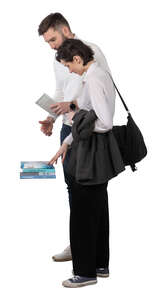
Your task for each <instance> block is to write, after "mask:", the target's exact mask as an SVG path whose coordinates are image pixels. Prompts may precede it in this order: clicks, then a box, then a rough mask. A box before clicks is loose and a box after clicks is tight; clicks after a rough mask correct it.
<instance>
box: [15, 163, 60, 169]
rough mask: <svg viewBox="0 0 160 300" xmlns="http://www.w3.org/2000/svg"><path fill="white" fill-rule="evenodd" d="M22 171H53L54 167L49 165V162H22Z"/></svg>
mask: <svg viewBox="0 0 160 300" xmlns="http://www.w3.org/2000/svg"><path fill="white" fill-rule="evenodd" d="M20 167H21V169H52V170H55V168H54V167H53V165H48V161H21V164H20Z"/></svg>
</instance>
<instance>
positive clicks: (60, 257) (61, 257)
mask: <svg viewBox="0 0 160 300" xmlns="http://www.w3.org/2000/svg"><path fill="white" fill-rule="evenodd" d="M52 259H53V260H54V261H59V262H62V261H69V260H72V254H71V248H70V246H68V247H67V248H65V249H64V250H63V252H61V253H59V254H55V255H54V256H52Z"/></svg>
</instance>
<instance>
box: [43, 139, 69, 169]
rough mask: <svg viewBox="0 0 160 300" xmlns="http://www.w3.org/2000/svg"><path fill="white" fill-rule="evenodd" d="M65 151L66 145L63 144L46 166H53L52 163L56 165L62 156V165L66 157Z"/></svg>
mask: <svg viewBox="0 0 160 300" xmlns="http://www.w3.org/2000/svg"><path fill="white" fill-rule="evenodd" d="M67 150H68V144H66V143H63V144H62V146H61V147H60V148H59V150H58V152H57V153H56V155H55V156H53V157H52V159H51V160H50V161H49V163H48V164H49V165H53V164H54V163H56V164H57V160H58V158H59V157H60V156H62V164H63V162H64V160H65V157H66V153H67Z"/></svg>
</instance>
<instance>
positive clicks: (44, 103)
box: [35, 94, 57, 117]
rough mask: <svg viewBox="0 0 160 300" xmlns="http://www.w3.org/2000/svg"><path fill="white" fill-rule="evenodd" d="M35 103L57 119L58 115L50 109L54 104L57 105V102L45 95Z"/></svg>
mask: <svg viewBox="0 0 160 300" xmlns="http://www.w3.org/2000/svg"><path fill="white" fill-rule="evenodd" d="M35 103H36V104H37V105H39V106H40V107H41V108H43V109H44V110H46V111H47V112H48V113H50V114H51V115H52V116H53V117H57V115H56V114H55V113H54V112H53V111H52V110H51V108H50V106H51V105H52V104H55V103H57V102H56V101H54V100H53V99H52V98H51V97H49V96H48V95H47V94H43V95H42V96H41V97H40V98H39V99H38V100H37V101H36V102H35Z"/></svg>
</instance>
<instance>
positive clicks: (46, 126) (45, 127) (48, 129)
mask: <svg viewBox="0 0 160 300" xmlns="http://www.w3.org/2000/svg"><path fill="white" fill-rule="evenodd" d="M39 123H40V124H41V131H42V132H43V133H44V134H45V135H47V136H50V135H52V129H53V123H54V120H53V118H52V117H47V119H46V120H44V121H39Z"/></svg>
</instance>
